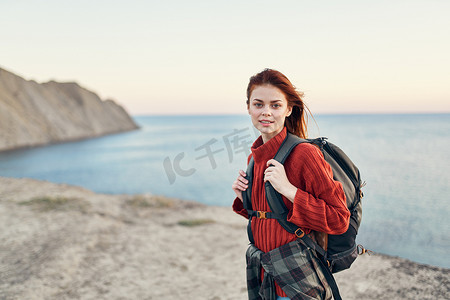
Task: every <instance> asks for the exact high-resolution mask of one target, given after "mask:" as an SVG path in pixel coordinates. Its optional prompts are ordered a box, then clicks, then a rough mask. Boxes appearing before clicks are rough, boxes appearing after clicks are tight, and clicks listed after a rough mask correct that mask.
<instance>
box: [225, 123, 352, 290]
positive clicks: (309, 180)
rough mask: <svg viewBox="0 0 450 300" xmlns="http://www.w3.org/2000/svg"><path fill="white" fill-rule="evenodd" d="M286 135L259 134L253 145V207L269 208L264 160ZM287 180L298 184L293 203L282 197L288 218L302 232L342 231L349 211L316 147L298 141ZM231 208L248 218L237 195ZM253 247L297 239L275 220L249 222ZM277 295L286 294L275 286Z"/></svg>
mask: <svg viewBox="0 0 450 300" xmlns="http://www.w3.org/2000/svg"><path fill="white" fill-rule="evenodd" d="M285 137H286V128H284V129H283V131H281V132H280V133H279V134H278V135H276V136H275V137H273V138H272V139H270V140H269V141H267V142H266V143H263V141H262V138H261V137H259V138H258V139H257V140H256V141H255V142H254V143H253V145H252V148H251V150H252V155H253V159H254V161H255V165H254V171H253V186H252V207H253V210H260V211H270V208H269V204H268V203H267V200H266V195H265V190H264V170H265V169H266V168H267V166H266V163H267V161H268V160H269V159H271V158H273V157H274V156H275V154H276V152H277V150H278V148H279V147H280V145H281V143H282V142H283V140H284V138H285ZM284 168H285V170H286V175H287V177H288V179H289V181H290V182H291V183H292V184H293V185H294V186H296V187H297V193H296V194H295V199H294V203H292V202H291V201H289V200H288V199H287V198H285V197H284V196H283V200H284V202H285V204H286V206H287V208H288V209H289V210H290V211H291V212H290V213H289V215H288V221H289V222H292V223H295V224H296V225H298V226H300V227H301V228H302V229H303V231H304V232H305V234H308V233H309V232H310V231H311V230H315V231H320V232H325V233H328V234H342V233H344V232H345V231H346V230H347V228H348V225H349V218H350V212H349V211H348V209H347V205H346V201H345V194H344V190H343V189H342V184H341V183H340V182H338V181H335V180H333V174H332V171H331V167H330V166H329V164H328V163H327V162H326V161H325V160H324V158H323V155H322V153H321V152H320V150H319V149H318V148H316V147H315V146H313V145H311V144H309V143H303V144H299V145H298V146H296V147H295V148H294V150H293V151H292V152H291V154H290V155H289V157H288V158H287V159H286V162H285V163H284ZM233 210H234V211H235V212H236V213H238V214H240V215H242V216H244V217H246V218H248V214H247V211H246V210H245V209H244V207H243V204H242V201H241V200H240V199H239V198H236V199H235V200H234V203H233ZM252 232H253V237H254V240H255V246H256V247H258V248H259V249H261V250H262V251H264V252H268V251H271V250H273V249H275V248H278V247H280V246H282V245H284V244H287V243H290V242H292V241H294V240H296V239H297V237H296V236H295V235H294V234H291V233H288V232H287V231H286V230H284V228H283V227H281V225H280V224H279V223H278V221H277V220H275V219H258V218H255V219H254V220H253V221H252ZM276 290H277V295H279V296H282V297H286V294H285V293H284V292H283V290H281V288H280V287H279V286H278V285H276Z"/></svg>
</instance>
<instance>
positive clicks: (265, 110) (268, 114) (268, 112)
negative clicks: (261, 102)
mask: <svg viewBox="0 0 450 300" xmlns="http://www.w3.org/2000/svg"><path fill="white" fill-rule="evenodd" d="M262 115H263V116H270V115H271V113H270V109H269V108H268V107H265V108H264V109H263V111H262Z"/></svg>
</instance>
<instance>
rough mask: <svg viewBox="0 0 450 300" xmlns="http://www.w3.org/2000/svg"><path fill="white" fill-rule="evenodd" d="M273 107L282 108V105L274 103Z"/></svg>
mask: <svg viewBox="0 0 450 300" xmlns="http://www.w3.org/2000/svg"><path fill="white" fill-rule="evenodd" d="M272 107H273V108H280V107H281V105H280V104H274V105H272Z"/></svg>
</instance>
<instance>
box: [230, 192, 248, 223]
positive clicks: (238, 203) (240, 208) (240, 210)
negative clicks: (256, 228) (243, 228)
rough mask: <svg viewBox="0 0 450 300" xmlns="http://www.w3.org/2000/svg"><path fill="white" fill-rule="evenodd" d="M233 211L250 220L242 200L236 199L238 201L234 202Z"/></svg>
mask: <svg viewBox="0 0 450 300" xmlns="http://www.w3.org/2000/svg"><path fill="white" fill-rule="evenodd" d="M233 211H234V212H235V213H237V214H239V215H241V216H243V217H244V218H246V219H248V213H247V210H246V209H245V208H244V204H242V201H241V199H239V198H238V197H236V199H234V202H233Z"/></svg>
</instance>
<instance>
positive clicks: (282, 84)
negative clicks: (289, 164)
mask: <svg viewBox="0 0 450 300" xmlns="http://www.w3.org/2000/svg"><path fill="white" fill-rule="evenodd" d="M266 84H270V85H272V86H274V87H276V88H278V89H279V90H280V91H281V92H282V93H283V94H284V96H285V97H286V100H287V102H288V106H290V107H292V113H291V115H290V116H289V117H286V120H285V122H284V125H285V126H286V128H287V130H288V131H289V132H290V133H293V134H295V135H296V136H299V137H301V138H306V137H307V128H306V127H307V124H306V119H305V113H304V111H305V109H308V108H307V107H306V105H305V104H304V103H303V93H302V92H299V91H297V90H296V89H295V86H294V85H293V84H292V83H291V82H290V81H289V79H288V78H287V77H286V76H285V75H283V74H282V73H281V72H279V71H276V70H272V69H264V71H262V72H260V73H258V74H256V75H254V76H252V77H251V78H250V82H249V83H248V86H247V105H249V103H250V95H251V94H252V92H253V90H254V89H255V88H256V87H257V86H260V85H266Z"/></svg>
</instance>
